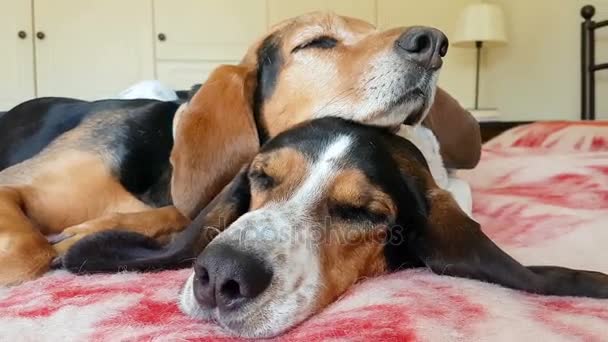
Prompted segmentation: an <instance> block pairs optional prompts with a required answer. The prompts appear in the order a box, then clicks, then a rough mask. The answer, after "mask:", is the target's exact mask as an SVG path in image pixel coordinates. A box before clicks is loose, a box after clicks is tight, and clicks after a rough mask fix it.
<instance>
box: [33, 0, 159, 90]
mask: <svg viewBox="0 0 608 342" xmlns="http://www.w3.org/2000/svg"><path fill="white" fill-rule="evenodd" d="M34 19H35V28H36V32H37V34H38V35H40V37H38V36H37V38H36V65H37V86H38V96H68V97H76V98H82V99H100V98H106V97H111V96H115V95H116V94H118V93H119V92H120V91H122V90H123V89H125V88H127V87H128V86H130V85H131V84H133V83H135V82H138V81H140V80H144V79H152V78H154V47H153V32H152V3H151V2H150V1H149V0H128V1H125V0H87V1H82V0H34ZM42 35H44V36H42Z"/></svg>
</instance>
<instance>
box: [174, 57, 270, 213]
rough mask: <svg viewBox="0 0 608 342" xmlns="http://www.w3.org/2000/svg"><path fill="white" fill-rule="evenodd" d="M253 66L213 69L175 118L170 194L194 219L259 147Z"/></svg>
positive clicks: (181, 208)
mask: <svg viewBox="0 0 608 342" xmlns="http://www.w3.org/2000/svg"><path fill="white" fill-rule="evenodd" d="M254 90H255V70H253V69H252V68H251V67H247V66H229V65H224V66H220V67H218V68H217V69H215V70H214V71H213V72H212V73H211V75H210V76H209V78H208V79H207V81H206V82H205V83H204V84H203V85H202V86H201V87H200V88H199V89H198V91H197V92H196V93H195V95H194V96H193V97H192V98H191V99H190V101H188V102H187V103H185V104H184V105H182V107H180V109H179V110H178V113H177V114H176V118H175V120H174V125H173V126H174V140H175V142H174V146H173V150H172V152H171V164H172V166H173V175H172V180H171V195H172V198H173V203H174V205H175V206H176V207H177V208H178V210H180V212H182V213H183V214H184V215H186V216H188V217H190V218H194V217H195V216H196V215H197V214H198V212H199V211H200V210H201V209H202V208H204V207H205V206H206V205H207V204H208V203H209V201H211V199H212V198H213V197H214V196H215V195H216V194H217V193H218V192H219V191H220V190H221V189H222V188H223V187H224V186H225V185H226V184H227V183H228V182H230V180H231V179H232V178H233V177H234V176H235V175H236V174H237V172H238V170H239V169H240V168H241V167H242V166H243V165H244V164H246V163H247V162H248V161H249V160H250V159H251V158H252V157H253V156H254V155H255V154H256V153H257V151H258V149H259V144H260V143H259V138H258V134H257V129H256V125H255V120H254V118H253V92H254Z"/></svg>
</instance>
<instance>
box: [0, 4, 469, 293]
mask: <svg viewBox="0 0 608 342" xmlns="http://www.w3.org/2000/svg"><path fill="white" fill-rule="evenodd" d="M447 48H448V41H447V38H446V37H445V35H444V34H443V33H441V32H440V31H438V30H436V29H433V28H427V27H411V28H396V29H392V30H388V31H384V32H380V31H377V30H376V29H375V28H374V27H373V26H372V25H370V24H368V23H366V22H363V21H361V20H357V19H352V18H347V17H341V16H337V15H333V14H323V13H314V14H310V15H304V16H300V17H297V18H295V19H291V20H287V21H285V22H283V23H281V24H279V25H277V26H276V27H274V28H273V29H272V30H271V31H270V32H269V33H268V34H267V35H265V36H264V37H263V38H262V39H261V40H259V41H258V42H256V43H255V44H254V45H253V46H252V47H251V48H250V49H249V51H248V52H247V53H246V55H245V57H244V58H243V60H242V62H241V64H240V65H238V66H223V67H220V68H218V69H217V70H216V71H215V72H214V73H212V75H211V76H210V77H209V79H208V80H207V82H205V83H204V84H203V86H202V87H201V88H200V89H199V90H198V92H196V94H194V96H193V97H192V98H191V99H190V101H188V102H187V103H185V104H183V105H182V106H180V107H179V108H178V105H177V104H176V103H172V102H158V101H153V100H133V101H114V100H112V101H97V102H84V101H78V100H72V99H57V98H50V99H49V98H45V99H36V100H32V101H29V102H26V103H24V104H22V105H20V106H18V107H16V108H14V109H13V110H11V111H9V112H8V113H6V114H5V115H3V116H2V118H1V120H0V168H1V169H3V170H2V171H1V172H0V264H2V265H3V267H2V268H0V284H16V283H20V282H22V281H24V280H28V279H32V278H35V277H38V276H39V275H41V274H43V273H44V272H46V271H47V270H48V269H49V265H50V264H51V263H52V261H53V260H55V261H61V259H58V257H61V256H62V255H64V253H65V252H66V251H67V250H68V249H69V248H70V247H71V246H73V245H74V244H75V243H76V242H78V241H79V240H80V239H82V238H83V237H85V236H87V235H89V234H92V233H96V232H100V231H104V230H113V229H125V230H129V231H133V232H137V233H140V234H143V235H145V236H148V237H152V238H157V239H160V240H163V239H165V240H166V239H167V238H168V237H170V236H171V234H173V233H175V232H178V231H181V230H182V229H183V228H184V227H185V226H187V225H188V223H189V222H190V220H191V218H194V217H196V215H197V214H198V213H199V211H200V210H201V209H202V208H204V207H205V206H206V205H207V204H208V203H209V201H210V200H211V199H212V198H214V197H215V196H216V195H217V194H218V193H219V192H220V191H221V189H222V188H223V187H224V186H225V185H226V184H227V183H229V182H230V180H231V179H233V177H234V176H235V175H236V174H237V172H238V171H239V169H240V168H241V167H242V166H243V165H244V164H246V163H247V162H249V161H250V160H251V158H252V157H253V156H254V155H255V154H256V153H257V151H258V150H259V147H260V145H261V144H262V143H264V142H265V141H267V140H268V139H269V138H271V137H274V136H276V135H277V134H279V133H281V132H283V131H285V130H287V129H288V128H290V127H292V126H294V125H296V124H298V123H301V122H304V121H306V120H309V119H314V118H321V117H327V116H333V117H340V118H344V119H349V120H355V121H358V122H361V123H364V124H367V125H375V126H383V127H389V128H391V129H392V130H393V131H396V130H397V129H398V127H399V125H400V124H401V123H403V122H406V123H408V124H418V123H420V122H421V121H422V120H423V119H424V118H425V115H426V113H428V112H429V108H430V107H431V105H432V103H433V99H434V95H435V92H436V80H437V75H438V72H439V70H440V68H441V66H442V57H443V56H445V54H446V52H447ZM469 127H473V128H475V127H476V124H474V125H471V126H469ZM450 129H452V128H451V127H450V128H448V129H447V130H450ZM477 129H478V127H477ZM444 130H446V129H444ZM452 130H453V131H454V129H452ZM172 132H173V133H174V134H172ZM475 133H477V134H475ZM173 135H174V137H173ZM476 135H477V136H478V135H479V134H478V131H473V132H472V134H471V129H469V130H468V131H467V130H466V129H465V130H463V131H462V136H465V137H467V136H476ZM438 139H439V141H440V142H441V137H440V136H438ZM457 145H463V144H450V145H449V146H447V147H446V148H445V149H444V150H445V151H447V150H449V149H450V147H453V146H457ZM464 145H466V144H464ZM478 145H479V142H477V150H478V149H479V146H478ZM443 147H444V146H442V148H443ZM465 149H469V150H472V151H473V158H472V159H476V158H478V155H479V152H475V150H476V148H475V147H472V146H471V145H468V146H466V147H465ZM448 154H449V153H448ZM475 156H476V157H475ZM469 159H471V158H469ZM475 162H476V160H475V161H474V162H473V164H474V163H475ZM468 163H470V161H469V162H468Z"/></svg>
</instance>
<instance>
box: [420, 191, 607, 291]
mask: <svg viewBox="0 0 608 342" xmlns="http://www.w3.org/2000/svg"><path fill="white" fill-rule="evenodd" d="M427 199H428V201H429V204H430V212H429V217H428V221H427V225H426V227H423V228H422V229H420V231H418V232H417V234H416V238H414V239H412V240H413V241H411V242H410V243H409V246H408V247H409V248H411V249H412V250H413V251H414V252H415V253H416V255H417V256H418V257H419V258H420V260H421V261H422V262H423V263H424V264H426V265H427V266H428V267H429V268H430V269H431V270H433V272H435V273H438V274H445V275H452V276H458V277H464V278H472V279H478V280H482V281H487V282H491V283H495V284H499V285H503V286H506V287H510V288H513V289H517V290H523V291H528V292H533V293H538V294H544V295H558V296H585V297H596V298H608V275H606V274H602V273H599V272H591V271H583V270H572V269H568V268H563V267H556V266H532V267H525V266H523V265H521V264H520V263H519V262H517V261H516V260H514V259H513V258H511V257H510V256H509V255H507V254H506V253H505V252H503V251H502V250H501V249H500V248H499V247H498V246H496V245H495V244H494V243H493V242H492V241H491V240H490V239H489V238H488V237H487V236H486V235H485V234H484V233H483V232H482V231H481V229H480V226H479V224H478V223H477V222H475V221H473V220H472V219H471V218H469V217H468V216H467V215H466V214H465V213H464V212H463V211H462V210H461V209H460V208H459V206H458V204H457V203H456V201H455V200H454V199H453V198H452V196H451V195H450V194H449V193H448V192H447V191H445V190H441V189H438V188H435V189H432V190H430V191H428V192H427Z"/></svg>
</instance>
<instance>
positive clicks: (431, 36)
mask: <svg viewBox="0 0 608 342" xmlns="http://www.w3.org/2000/svg"><path fill="white" fill-rule="evenodd" d="M396 48H397V51H398V53H400V54H401V55H403V56H404V57H406V58H407V59H410V60H414V61H416V62H418V63H420V64H421V65H423V66H425V67H427V68H431V69H439V68H441V66H442V65H443V60H442V57H445V55H446V54H447V52H448V38H447V37H446V36H445V34H443V32H441V31H439V30H437V29H434V28H430V27H422V26H417V27H412V28H409V29H408V30H407V31H405V32H404V33H403V34H401V36H400V37H399V38H398V39H397V41H396Z"/></svg>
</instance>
